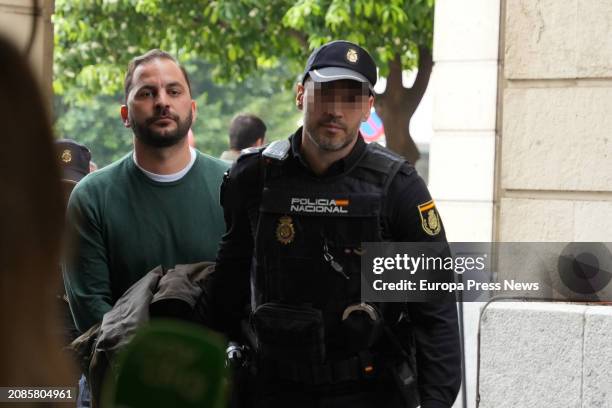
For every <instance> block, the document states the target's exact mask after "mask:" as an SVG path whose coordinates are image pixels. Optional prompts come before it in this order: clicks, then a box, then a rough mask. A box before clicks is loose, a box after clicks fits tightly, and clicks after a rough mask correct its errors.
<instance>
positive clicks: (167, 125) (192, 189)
mask: <svg viewBox="0 0 612 408" xmlns="http://www.w3.org/2000/svg"><path fill="white" fill-rule="evenodd" d="M195 116H196V104H195V101H194V100H193V99H192V97H191V87H190V83H189V78H188V76H187V73H186V72H185V70H184V69H183V68H182V67H181V66H180V65H179V64H178V62H177V61H176V60H175V59H174V57H172V56H171V55H170V54H167V53H165V52H163V51H160V50H151V51H149V52H147V53H146V54H144V55H142V56H139V57H136V58H134V59H133V60H132V61H131V62H130V64H129V66H128V71H127V75H126V78H125V105H123V106H122V107H121V118H122V120H123V122H124V125H125V126H126V127H128V128H131V129H132V131H133V133H134V150H133V152H130V153H129V154H128V155H127V156H125V157H124V158H122V159H120V160H119V161H117V162H115V163H113V164H111V165H109V166H107V167H105V168H103V169H101V170H98V171H96V172H94V173H91V174H90V175H88V176H87V177H86V178H84V179H83V180H82V181H81V182H80V183H79V185H78V186H77V187H76V188H75V189H74V191H73V193H72V195H71V197H70V201H69V204H68V212H67V218H68V222H69V225H70V226H71V230H72V232H73V236H72V239H73V248H72V251H71V255H70V256H69V257H68V259H67V261H66V263H65V268H64V281H65V286H66V293H67V294H68V298H69V301H70V308H71V310H72V314H73V316H74V319H75V323H76V325H77V328H78V329H79V331H81V332H84V331H85V330H87V329H88V328H89V327H91V326H92V325H94V324H95V323H97V322H99V321H101V320H102V316H103V315H104V313H106V312H108V311H109V310H110V309H111V307H112V305H113V304H114V303H115V302H116V301H117V299H119V298H120V297H121V295H123V293H124V292H125V291H126V290H127V289H128V288H129V287H130V286H131V285H132V284H133V283H134V282H136V281H137V280H139V279H140V278H141V277H142V276H144V275H145V274H146V273H147V272H148V271H149V270H151V269H153V268H154V267H156V266H157V265H163V266H165V267H173V266H174V265H176V264H185V263H194V262H199V261H205V260H214V259H215V255H216V252H217V244H218V242H219V240H220V238H221V235H222V234H223V233H224V231H225V224H224V220H223V212H222V209H221V207H220V205H219V186H220V184H221V180H222V177H223V173H224V172H225V170H226V169H227V166H228V165H227V163H225V162H223V161H221V160H218V159H215V158H213V157H210V156H207V155H205V154H203V153H200V152H198V151H196V150H195V149H193V148H191V147H190V146H189V143H188V139H187V137H186V136H187V133H188V131H189V129H190V127H191V124H192V121H193V119H194V118H195Z"/></svg>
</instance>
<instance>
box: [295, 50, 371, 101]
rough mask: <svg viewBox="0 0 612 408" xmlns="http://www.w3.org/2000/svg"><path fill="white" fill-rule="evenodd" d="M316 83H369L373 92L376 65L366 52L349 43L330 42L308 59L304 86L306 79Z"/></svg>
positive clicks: (303, 77)
mask: <svg viewBox="0 0 612 408" xmlns="http://www.w3.org/2000/svg"><path fill="white" fill-rule="evenodd" d="M309 76H310V78H312V80H313V81H315V82H330V81H338V80H341V79H350V80H353V81H358V82H363V83H367V84H368V87H369V88H370V91H371V92H373V89H374V85H375V84H376V77H377V75H376V63H375V62H374V60H373V59H372V57H371V56H370V54H368V52H367V51H366V50H364V49H363V48H361V47H360V46H358V45H357V44H354V43H352V42H349V41H344V40H337V41H332V42H328V43H327V44H324V45H322V46H320V47H319V48H317V49H316V50H314V51H313V53H312V54H310V57H309V58H308V62H307V63H306V68H305V69H304V75H303V76H302V84H303V83H304V81H306V78H308V77H309Z"/></svg>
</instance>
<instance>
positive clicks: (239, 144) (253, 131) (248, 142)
mask: <svg viewBox="0 0 612 408" xmlns="http://www.w3.org/2000/svg"><path fill="white" fill-rule="evenodd" d="M265 136H266V125H265V124H264V123H263V120H261V119H260V118H258V117H257V116H255V115H250V114H241V115H237V116H235V117H234V119H232V123H231V124H230V129H229V139H230V148H232V149H234V150H242V149H246V148H247V147H251V146H253V145H254V144H255V142H257V140H258V139H262V138H264V137H265Z"/></svg>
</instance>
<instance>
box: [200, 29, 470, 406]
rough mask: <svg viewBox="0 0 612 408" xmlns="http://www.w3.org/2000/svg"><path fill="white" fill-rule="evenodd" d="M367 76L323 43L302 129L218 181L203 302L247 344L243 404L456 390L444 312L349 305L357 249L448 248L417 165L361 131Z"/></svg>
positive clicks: (409, 396)
mask: <svg viewBox="0 0 612 408" xmlns="http://www.w3.org/2000/svg"><path fill="white" fill-rule="evenodd" d="M376 79H377V73H376V65H375V63H374V61H373V59H372V57H371V56H370V55H369V54H368V52H367V51H366V50H364V49H363V48H361V47H360V46H358V45H356V44H353V43H351V42H348V41H332V42H330V43H327V44H325V45H323V46H321V47H320V48H318V49H317V50H315V51H314V52H313V53H312V55H311V56H310V58H309V59H308V62H307V64H306V68H305V70H304V74H303V77H302V80H301V82H300V83H299V84H298V85H297V93H296V105H297V108H298V109H300V110H301V111H302V112H303V114H304V117H303V126H302V127H301V128H299V129H298V130H297V131H296V132H295V133H294V134H293V135H291V136H290V137H289V138H288V139H287V140H282V141H278V142H274V143H272V144H270V145H269V146H267V147H265V148H259V149H253V150H252V151H250V152H245V153H243V154H242V156H241V157H240V158H239V159H238V161H237V163H236V164H235V165H234V166H233V167H232V169H231V171H230V172H229V174H226V177H225V180H224V183H223V185H222V190H221V201H222V205H223V208H224V211H225V220H226V224H227V232H226V234H225V236H224V237H223V240H222V242H221V245H220V249H219V252H218V255H217V267H216V271H215V272H214V273H213V274H211V275H210V277H209V278H210V279H209V280H208V281H207V284H206V293H207V297H206V302H207V305H206V306H207V310H208V313H209V319H210V324H211V326H213V327H214V328H216V329H218V330H221V331H223V332H225V333H226V334H227V335H228V336H229V337H230V338H231V339H243V341H244V340H245V339H247V340H249V341H248V343H250V346H251V349H252V353H253V354H252V356H251V358H250V364H251V373H252V374H253V381H254V384H255V386H254V387H253V390H254V391H252V394H250V395H249V400H250V402H251V403H252V404H253V405H254V406H258V407H259V406H261V407H277V406H278V407H353V408H354V407H408V406H416V404H417V399H418V398H419V397H420V404H421V407H423V408H438V407H440V408H441V407H446V408H448V407H450V406H451V405H452V404H453V402H454V400H455V397H456V395H457V392H458V388H459V385H460V365H461V361H460V345H459V338H458V327H457V313H456V308H455V304H454V303H433V302H430V303H406V304H402V303H394V304H392V303H389V304H366V303H362V302H361V300H360V269H359V265H360V255H361V253H362V252H361V249H360V245H361V243H362V242H375V241H407V242H421V241H426V242H427V241H439V242H443V243H445V242H446V238H445V233H444V228H443V226H442V223H441V220H440V219H439V214H438V212H437V210H436V208H435V205H434V203H433V201H432V200H431V197H430V195H429V192H428V191H427V187H426V186H425V184H424V182H423V180H422V179H421V178H420V177H419V176H418V174H417V173H416V172H415V170H414V167H413V166H412V165H410V164H409V163H407V162H406V161H405V160H404V159H403V158H402V157H400V156H398V155H396V154H394V153H392V152H390V151H389V150H387V149H385V148H383V147H380V146H379V145H377V144H370V145H367V144H366V143H365V142H364V140H363V138H362V136H361V135H360V133H359V127H360V124H361V122H363V121H366V120H367V119H368V116H369V114H370V110H371V108H372V106H373V103H374V92H373V86H374V84H375V83H376ZM406 327H409V328H410V330H409V331H408V332H407V331H406V330H405V328H406ZM411 356H415V359H416V367H417V368H416V370H417V372H416V379H415V373H414V371H413V370H414V366H413V365H412V364H410V360H411ZM412 385H414V387H411V386H412ZM242 391H243V389H242Z"/></svg>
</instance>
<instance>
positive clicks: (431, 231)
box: [418, 200, 442, 236]
mask: <svg viewBox="0 0 612 408" xmlns="http://www.w3.org/2000/svg"><path fill="white" fill-rule="evenodd" d="M418 209H419V216H420V217H421V225H422V227H423V231H425V233H427V234H428V235H432V236H434V235H438V234H439V233H440V231H441V230H442V223H441V222H440V216H439V215H438V210H436V205H435V204H434V202H433V200H430V201H428V202H426V203H423V204H419V206H418Z"/></svg>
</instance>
